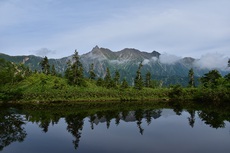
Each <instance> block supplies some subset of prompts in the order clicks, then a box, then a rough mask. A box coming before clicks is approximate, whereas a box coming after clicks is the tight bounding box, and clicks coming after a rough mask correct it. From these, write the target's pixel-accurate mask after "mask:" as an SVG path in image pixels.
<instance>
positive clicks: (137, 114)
mask: <svg viewBox="0 0 230 153" xmlns="http://www.w3.org/2000/svg"><path fill="white" fill-rule="evenodd" d="M135 118H136V120H137V126H138V128H139V132H140V134H141V135H143V133H144V129H143V128H142V127H141V124H142V119H143V111H142V110H140V109H139V110H137V111H135Z"/></svg>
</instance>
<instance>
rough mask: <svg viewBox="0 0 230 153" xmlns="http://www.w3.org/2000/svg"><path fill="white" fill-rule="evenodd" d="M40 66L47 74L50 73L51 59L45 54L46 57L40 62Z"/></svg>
mask: <svg viewBox="0 0 230 153" xmlns="http://www.w3.org/2000/svg"><path fill="white" fill-rule="evenodd" d="M40 66H41V67H42V72H43V73H44V74H46V75H48V74H49V73H50V65H49V60H48V58H47V57H46V56H45V57H44V59H43V60H42V61H41V62H40Z"/></svg>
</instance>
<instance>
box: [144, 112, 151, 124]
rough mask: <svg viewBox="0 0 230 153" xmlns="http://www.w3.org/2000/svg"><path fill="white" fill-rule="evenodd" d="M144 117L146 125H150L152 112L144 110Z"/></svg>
mask: <svg viewBox="0 0 230 153" xmlns="http://www.w3.org/2000/svg"><path fill="white" fill-rule="evenodd" d="M145 115H146V116H145V118H146V122H147V123H148V125H150V124H151V121H152V110H146V111H145Z"/></svg>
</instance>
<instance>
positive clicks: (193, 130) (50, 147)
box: [0, 107, 230, 153]
mask: <svg viewBox="0 0 230 153" xmlns="http://www.w3.org/2000/svg"><path fill="white" fill-rule="evenodd" d="M60 109H61V108H60ZM227 120H228V121H227ZM0 121H1V122H0V126H1V127H0V138H1V140H0V152H2V153H64V152H66V153H67V152H68V153H76V152H79V153H81V152H84V153H90V152H93V153H95V152H98V153H99V152H100V153H103V152H105V153H118V152H120V153H121V152H124V153H127V152H130V153H140V152H144V153H150V152H151V153H152V152H156V153H169V152H170V153H171V152H175V153H198V152H200V153H206V152H207V153H217V152H218V153H229V152H230V123H229V113H224V112H219V113H218V112H216V111H202V110H192V109H190V110H186V109H182V110H180V111H178V110H175V109H171V108H162V109H159V108H158V109H139V110H103V111H100V110H97V111H89V112H87V111H73V112H71V111H68V112H62V111H55V112H54V111H53V110H46V111H39V110H36V109H35V110H29V111H28V110H18V109H16V108H12V107H10V108H2V109H1V113H0Z"/></svg>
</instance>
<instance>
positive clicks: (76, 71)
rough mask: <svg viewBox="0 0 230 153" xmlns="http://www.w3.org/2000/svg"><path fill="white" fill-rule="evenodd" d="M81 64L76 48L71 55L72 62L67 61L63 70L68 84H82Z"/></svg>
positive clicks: (83, 83) (83, 82)
mask: <svg viewBox="0 0 230 153" xmlns="http://www.w3.org/2000/svg"><path fill="white" fill-rule="evenodd" d="M83 71H84V69H83V66H82V64H81V62H80V57H79V55H78V52H77V50H75V53H74V55H73V64H71V62H70V61H68V63H67V69H66V71H65V77H66V78H67V79H68V81H69V83H70V84H73V85H77V86H84V85H85V81H84V76H83Z"/></svg>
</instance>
